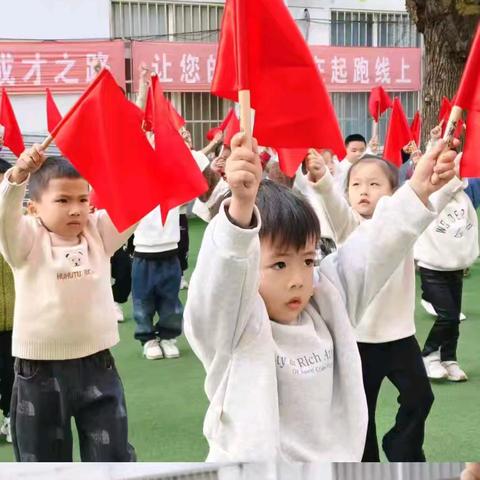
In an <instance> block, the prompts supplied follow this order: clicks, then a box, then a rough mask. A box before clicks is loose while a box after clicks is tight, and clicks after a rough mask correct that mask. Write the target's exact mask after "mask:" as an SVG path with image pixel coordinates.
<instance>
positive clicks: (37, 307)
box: [0, 171, 135, 360]
mask: <svg viewBox="0 0 480 480" xmlns="http://www.w3.org/2000/svg"><path fill="white" fill-rule="evenodd" d="M9 173H10V171H8V172H7V173H6V174H5V178H4V180H3V182H2V183H1V184H0V253H1V254H2V255H3V256H4V258H5V260H6V261H7V262H8V264H9V265H10V266H11V267H12V271H13V276H14V279H15V291H16V303H15V312H14V326H13V344H12V354H13V356H15V357H20V358H27V359H32V360H66V359H73V358H81V357H85V356H88V355H92V354H94V353H96V352H99V351H101V350H104V349H106V348H110V347H112V346H113V345H115V344H116V343H117V342H118V340H119V335H118V327H117V322H116V319H115V312H114V302H113V296H112V289H111V285H110V257H111V255H113V253H114V252H115V251H116V250H117V249H118V248H119V247H120V246H121V245H122V244H123V243H125V242H126V240H127V239H128V237H130V235H131V234H132V233H133V230H134V228H135V227H132V228H130V229H128V230H126V231H125V232H123V233H122V234H119V233H118V232H117V230H116V229H115V227H114V225H113V224H112V222H111V220H110V218H109V217H108V215H107V213H106V212H105V211H104V210H100V211H98V212H96V213H95V214H92V215H90V217H89V220H88V223H87V226H86V228H85V230H84V231H83V233H82V234H81V235H79V243H78V244H77V245H64V244H63V245H62V244H61V242H60V241H59V239H58V237H56V236H55V234H53V233H52V232H49V231H48V230H47V229H46V228H45V227H44V226H43V225H42V224H41V223H39V222H37V221H36V219H35V218H33V217H31V216H24V215H23V214H22V201H23V198H24V195H25V183H26V182H24V183H23V184H21V185H15V184H12V183H10V182H9V181H8V178H9Z"/></svg>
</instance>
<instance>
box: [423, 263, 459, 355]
mask: <svg viewBox="0 0 480 480" xmlns="http://www.w3.org/2000/svg"><path fill="white" fill-rule="evenodd" d="M420 278H421V280H422V292H423V293H422V296H423V298H424V299H425V300H427V302H430V303H431V304H432V306H433V308H434V309H435V311H436V312H437V318H436V319H435V323H434V324H433V327H432V328H431V330H430V333H429V334H428V337H427V340H426V341H425V346H424V347H423V351H422V355H423V356H427V355H429V354H430V353H432V352H435V351H437V350H438V349H440V359H441V360H442V362H445V361H455V360H457V344H458V336H459V334H460V328H459V326H460V320H459V317H460V312H461V310H462V289H463V270H455V271H452V272H441V271H438V270H430V269H428V268H423V267H420Z"/></svg>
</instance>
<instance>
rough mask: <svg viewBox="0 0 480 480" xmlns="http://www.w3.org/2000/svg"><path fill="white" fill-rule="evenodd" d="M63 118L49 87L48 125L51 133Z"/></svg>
mask: <svg viewBox="0 0 480 480" xmlns="http://www.w3.org/2000/svg"><path fill="white" fill-rule="evenodd" d="M61 119H62V115H61V114H60V111H59V110H58V107H57V105H56V104H55V100H54V99H53V96H52V92H51V91H50V89H49V88H47V126H48V131H49V132H50V133H52V132H53V131H54V130H55V127H56V126H57V125H58V123H59V122H60V120H61Z"/></svg>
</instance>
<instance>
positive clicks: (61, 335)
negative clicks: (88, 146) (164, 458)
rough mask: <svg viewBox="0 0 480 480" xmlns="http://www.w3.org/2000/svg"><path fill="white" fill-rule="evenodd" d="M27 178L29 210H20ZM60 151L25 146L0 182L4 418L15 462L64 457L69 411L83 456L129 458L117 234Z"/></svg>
mask: <svg viewBox="0 0 480 480" xmlns="http://www.w3.org/2000/svg"><path fill="white" fill-rule="evenodd" d="M27 180H29V191H30V196H31V201H30V203H29V206H28V209H29V213H30V215H27V216H25V215H23V214H22V202H23V199H24V196H25V188H26V183H27ZM89 210H90V207H89V187H88V183H87V181H86V180H85V179H83V178H82V177H81V176H80V174H79V173H78V172H77V171H76V170H75V169H74V167H73V166H72V165H71V164H70V163H69V162H68V161H67V160H65V159H64V158H61V157H56V158H49V159H46V158H45V155H44V154H43V152H42V151H41V149H40V147H39V146H38V145H34V146H33V147H32V148H30V149H28V150H26V151H25V152H24V153H23V154H22V155H21V156H20V157H19V159H18V161H17V163H16V165H15V166H14V167H13V168H12V169H10V170H9V171H7V172H6V174H5V178H4V180H3V182H2V183H1V184H0V253H1V254H2V255H3V257H4V258H5V260H6V261H7V262H8V264H9V265H10V266H11V268H12V270H13V275H14V279H15V290H16V304H15V312H14V328H13V342H12V354H13V356H14V357H17V359H16V363H15V383H14V387H13V395H12V411H11V427H12V437H13V446H14V450H15V456H16V459H17V461H50V462H59V461H72V432H71V418H72V417H74V418H75V422H76V426H77V430H78V434H79V443H80V455H81V458H82V460H83V461H129V460H133V459H134V451H133V448H132V447H131V445H129V443H128V440H127V436H128V428H127V413H126V407H125V398H124V393H123V387H122V384H121V381H120V378H119V376H118V373H117V371H116V368H115V362H114V360H113V357H112V355H111V354H110V351H109V348H111V347H113V346H114V345H115V344H116V343H117V342H118V340H119V336H118V328H117V322H116V318H115V310H114V303H113V297H112V289H111V286H110V257H111V255H113V253H114V252H115V251H116V250H117V249H118V248H119V247H120V246H121V245H122V244H123V243H124V242H125V241H126V240H127V239H128V237H129V236H130V235H131V234H132V233H133V229H134V227H133V228H130V229H128V230H126V231H125V232H123V233H122V234H119V233H118V232H117V230H116V229H115V227H114V225H113V224H112V222H111V220H110V218H109V217H108V215H107V214H106V212H105V211H104V210H100V211H98V212H96V213H94V214H90V213H89Z"/></svg>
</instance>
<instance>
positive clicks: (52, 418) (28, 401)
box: [10, 350, 135, 462]
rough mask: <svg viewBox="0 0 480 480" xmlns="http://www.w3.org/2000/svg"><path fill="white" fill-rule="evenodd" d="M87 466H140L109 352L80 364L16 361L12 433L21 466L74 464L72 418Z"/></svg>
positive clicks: (113, 363) (82, 456) (120, 386)
mask: <svg viewBox="0 0 480 480" xmlns="http://www.w3.org/2000/svg"><path fill="white" fill-rule="evenodd" d="M72 417H73V418H74V419H75V423H76V426H77V431H78V436H79V443H80V456H81V459H82V461H84V462H128V461H134V460H135V452H134V450H133V447H132V446H131V445H130V444H129V443H128V438H127V437H128V425H127V409H126V406H125V397H124V393H123V386H122V382H121V380H120V377H119V376H118V373H117V369H116V368H115V362H114V360H113V357H112V355H111V354H110V352H109V351H108V350H104V351H102V352H98V353H96V354H94V355H90V356H88V357H84V358H79V359H75V360H44V361H36V360H23V359H19V358H17V359H16V360H15V383H14V386H13V395H12V408H11V420H10V422H11V427H12V440H13V448H14V452H15V458H16V460H17V461H19V462H71V461H72V430H71V423H70V422H71V418H72Z"/></svg>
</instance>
